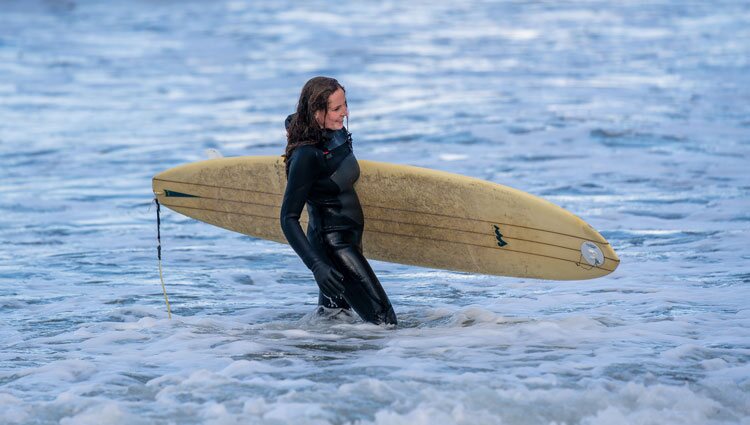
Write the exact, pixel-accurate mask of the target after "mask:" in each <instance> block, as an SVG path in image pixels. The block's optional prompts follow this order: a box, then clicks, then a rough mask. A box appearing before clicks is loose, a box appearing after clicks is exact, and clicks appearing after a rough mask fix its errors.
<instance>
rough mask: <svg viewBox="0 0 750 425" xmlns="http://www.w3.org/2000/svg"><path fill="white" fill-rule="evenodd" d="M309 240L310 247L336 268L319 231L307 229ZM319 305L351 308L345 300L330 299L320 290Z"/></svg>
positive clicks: (340, 298)
mask: <svg viewBox="0 0 750 425" xmlns="http://www.w3.org/2000/svg"><path fill="white" fill-rule="evenodd" d="M307 240H309V241H310V245H312V247H313V249H315V250H316V251H317V252H318V253H319V254H320V256H321V257H323V258H325V259H326V260H327V262H328V265H329V266H331V267H336V266H335V265H334V263H333V261H332V260H331V259H330V258H328V253H327V251H326V248H325V246H324V245H323V241H322V239H321V236H320V234H319V233H318V232H317V231H315V230H314V229H311V228H310V227H308V228H307ZM318 305H321V306H323V307H327V308H344V309H350V308H351V307H350V306H349V304H347V302H346V300H344V298H342V297H329V296H328V295H326V294H324V293H323V291H320V290H318Z"/></svg>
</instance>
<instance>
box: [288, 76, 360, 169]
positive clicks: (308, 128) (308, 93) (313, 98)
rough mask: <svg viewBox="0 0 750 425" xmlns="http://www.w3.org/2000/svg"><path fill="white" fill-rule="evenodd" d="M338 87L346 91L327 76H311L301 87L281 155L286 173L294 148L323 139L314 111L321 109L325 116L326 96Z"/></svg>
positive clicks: (326, 109) (326, 110) (320, 141)
mask: <svg viewBox="0 0 750 425" xmlns="http://www.w3.org/2000/svg"><path fill="white" fill-rule="evenodd" d="M338 89H341V90H344V92H345V93H346V90H345V89H344V86H342V85H341V84H339V82H338V81H336V80H335V79H333V78H328V77H314V78H311V79H310V80H309V81H308V82H307V83H305V86H304V87H302V92H301V93H300V95H299V102H297V112H296V113H295V114H293V115H292V116H291V118H292V119H291V122H290V123H289V126H288V127H287V130H286V151H285V152H284V155H282V156H283V157H284V164H285V165H286V172H287V174H289V158H290V157H291V156H292V152H293V151H294V150H295V149H296V148H298V147H300V146H305V145H316V144H318V143H322V142H323V141H324V138H323V129H321V128H320V125H319V124H318V122H317V121H316V120H315V112H317V111H321V110H322V111H323V114H324V117H325V115H326V114H328V97H329V96H330V95H332V94H333V92H335V91H336V90H338ZM324 119H325V118H324Z"/></svg>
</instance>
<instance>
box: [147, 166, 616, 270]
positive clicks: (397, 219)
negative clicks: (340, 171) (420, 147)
mask: <svg viewBox="0 0 750 425" xmlns="http://www.w3.org/2000/svg"><path fill="white" fill-rule="evenodd" d="M359 165H360V170H361V174H360V178H359V180H358V181H357V183H356V185H355V187H356V190H357V194H358V196H359V199H360V202H361V204H362V209H363V212H364V217H365V232H364V235H363V242H362V243H363V249H364V254H365V256H366V257H367V258H371V259H376V260H382V261H389V262H395V263H401V264H409V265H416V266H422V267H431V268H438V269H447V270H455V271H465V272H471V273H482V274H490V275H501V276H516V277H529V278H537V279H552V280H583V279H592V278H596V277H600V276H604V275H607V274H609V273H611V272H612V271H614V270H615V269H616V268H617V266H618V265H619V262H620V260H619V258H618V257H617V254H615V252H614V250H613V249H612V247H611V246H610V245H609V243H608V242H607V240H606V239H604V238H603V237H602V236H601V235H600V234H599V233H598V232H597V231H596V230H594V229H593V228H592V227H591V226H590V225H588V224H587V223H586V222H585V221H583V220H581V219H580V218H578V217H577V216H575V215H573V214H572V213H570V212H568V211H566V210H564V209H563V208H561V207H559V206H557V205H554V204H552V203H550V202H547V201H545V200H543V199H541V198H539V197H536V196H533V195H531V194H528V193H525V192H522V191H519V190H516V189H513V188H510V187H507V186H503V185H500V184H496V183H491V182H487V181H484V180H479V179H475V178H471V177H466V176H462V175H458V174H452V173H447V172H442V171H436V170H430V169H425V168H419V167H413V166H407V165H397V164H388V163H382V162H374V161H364V160H360V161H359ZM285 187H286V175H285V172H284V164H283V161H282V159H281V158H280V157H278V156H246V157H232V158H220V159H211V160H206V161H199V162H194V163H190V164H185V165H181V166H177V167H174V168H171V169H169V170H166V171H164V172H162V173H160V174H158V175H156V176H155V177H154V178H153V191H154V194H155V195H156V197H157V199H158V200H159V202H160V203H161V204H162V205H164V206H166V207H169V208H170V209H172V210H174V211H176V212H178V213H181V214H184V215H186V216H189V217H193V218H195V219H198V220H201V221H204V222H206V223H209V224H213V225H215V226H219V227H222V228H225V229H228V230H232V231H235V232H239V233H243V234H246V235H249V236H254V237H257V238H261V239H267V240H272V241H276V242H282V243H286V238H285V237H284V234H283V233H282V231H281V227H280V221H279V214H280V209H281V201H282V198H283V194H284V189H285ZM301 224H302V226H303V229H304V228H306V225H307V212H306V211H303V215H302V219H301Z"/></svg>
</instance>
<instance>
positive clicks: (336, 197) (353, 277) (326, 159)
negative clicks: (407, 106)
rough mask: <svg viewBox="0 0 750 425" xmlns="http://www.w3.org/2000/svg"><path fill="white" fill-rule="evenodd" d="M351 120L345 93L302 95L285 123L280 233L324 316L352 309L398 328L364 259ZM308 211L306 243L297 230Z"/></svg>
mask: <svg viewBox="0 0 750 425" xmlns="http://www.w3.org/2000/svg"><path fill="white" fill-rule="evenodd" d="M344 118H346V119H347V122H348V119H349V110H348V108H347V104H346V92H345V91H344V87H343V86H342V85H341V84H339V83H338V81H336V80H335V79H333V78H327V77H315V78H313V79H311V80H310V81H308V82H307V83H306V84H305V86H304V87H303V88H302V92H301V93H300V97H299V102H298V103H297V112H296V113H294V114H292V115H290V116H289V117H287V119H286V129H287V146H286V153H285V155H284V162H285V164H286V172H287V185H286V191H285V192H284V200H283V202H282V205H281V229H282V230H283V232H284V235H285V236H286V239H287V241H288V242H289V244H290V245H291V246H292V248H294V251H295V252H297V254H298V255H299V256H300V258H301V259H302V261H303V262H304V263H305V265H306V266H307V267H308V268H309V269H310V270H311V271H312V272H313V275H314V276H315V281H316V282H317V283H318V287H319V289H320V294H319V296H318V304H319V305H320V306H322V307H326V308H340V309H345V310H349V309H351V308H353V309H354V311H356V312H357V314H359V316H360V317H362V319H364V320H366V321H368V322H371V323H376V324H381V323H385V324H392V325H395V324H396V314H395V313H394V312H393V307H392V306H391V303H390V301H389V300H388V296H387V295H386V294H385V291H384V290H383V287H382V286H381V285H380V282H379V281H378V278H377V277H376V276H375V273H374V272H373V271H372V268H371V267H370V265H369V264H368V262H367V260H366V259H365V257H364V256H363V255H362V231H363V229H364V217H363V215H362V207H361V205H360V204H359V198H357V193H356V192H355V191H354V182H355V181H357V178H359V165H358V164H357V159H356V158H355V157H354V153H353V152H352V139H351V133H349V132H348V131H347V129H346V127H344ZM305 204H307V213H308V216H309V222H308V225H307V237H305V234H304V232H303V231H302V227H301V226H300V224H299V218H300V214H301V213H302V208H303V207H304V206H305Z"/></svg>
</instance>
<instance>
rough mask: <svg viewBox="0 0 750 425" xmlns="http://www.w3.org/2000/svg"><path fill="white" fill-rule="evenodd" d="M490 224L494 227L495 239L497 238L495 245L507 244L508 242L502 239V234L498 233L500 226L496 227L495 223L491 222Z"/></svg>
mask: <svg viewBox="0 0 750 425" xmlns="http://www.w3.org/2000/svg"><path fill="white" fill-rule="evenodd" d="M492 226H493V227H494V228H495V239H497V246H499V247H500V248H502V247H504V246H505V245H508V242H505V241H504V240H503V234H502V233H500V228H499V227H497V224H493V225H492Z"/></svg>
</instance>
